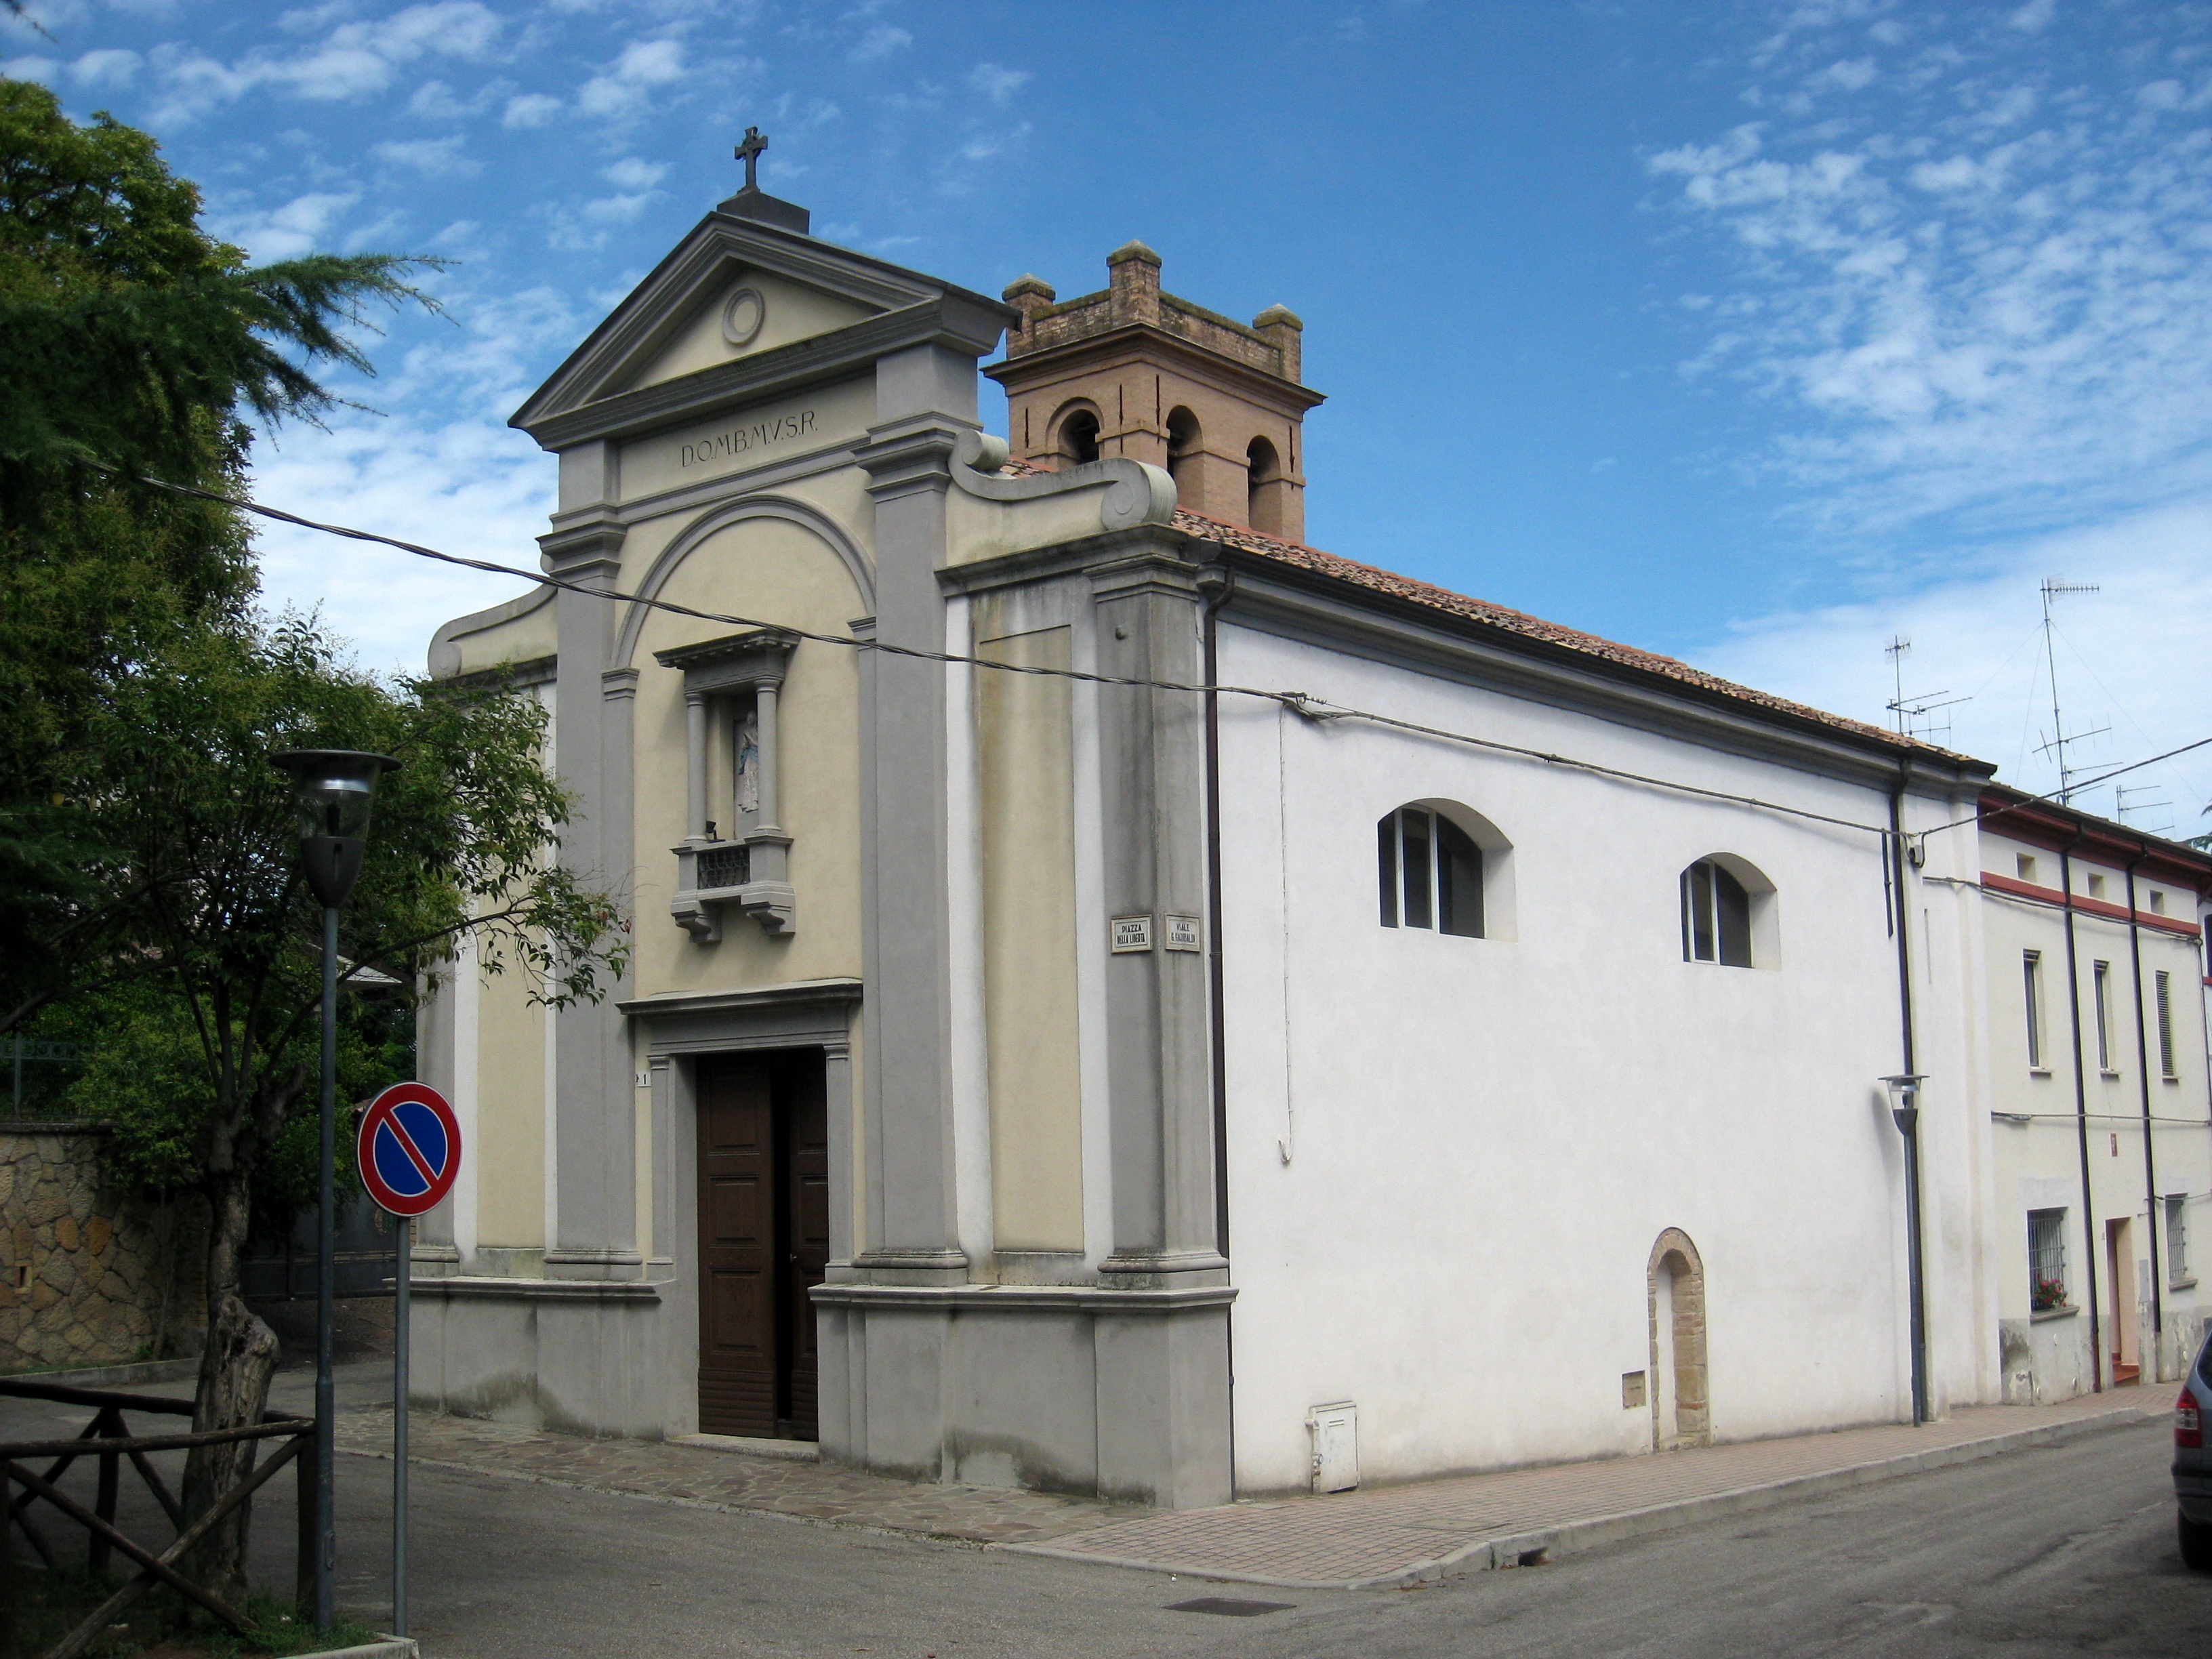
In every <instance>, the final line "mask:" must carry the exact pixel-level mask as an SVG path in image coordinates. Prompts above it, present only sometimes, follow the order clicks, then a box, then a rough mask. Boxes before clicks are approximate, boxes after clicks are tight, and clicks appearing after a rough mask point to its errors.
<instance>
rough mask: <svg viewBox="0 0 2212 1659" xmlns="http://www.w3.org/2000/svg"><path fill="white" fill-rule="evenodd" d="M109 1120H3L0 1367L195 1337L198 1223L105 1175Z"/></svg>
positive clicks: (130, 1350) (48, 1363)
mask: <svg viewBox="0 0 2212 1659" xmlns="http://www.w3.org/2000/svg"><path fill="white" fill-rule="evenodd" d="M107 1133H108V1132H107V1131H106V1129H103V1128H100V1127H94V1126H88V1125H81V1124H52V1123H0V1372H7V1371H21V1370H48V1369H52V1368H54V1367H58V1366H64V1365H101V1364H121V1363H124V1362H126V1361H129V1360H132V1359H152V1358H172V1357H174V1356H176V1355H178V1354H179V1353H189V1352H193V1351H194V1350H196V1349H197V1346H198V1342H199V1331H200V1328H201V1324H202V1322H203V1319H204V1308H203V1303H204V1297H203V1296H202V1285H201V1273H202V1267H201V1261H202V1249H203V1237H204V1226H203V1225H201V1223H200V1222H199V1220H198V1218H197V1215H196V1214H195V1213H194V1212H193V1211H192V1210H191V1209H190V1208H189V1207H188V1206H185V1205H184V1204H178V1203H171V1204H158V1205H157V1204H149V1203H147V1202H145V1201H143V1200H140V1199H138V1198H137V1197H135V1196H133V1195H132V1194H129V1193H127V1192H125V1190H123V1188H121V1186H120V1185H119V1184H118V1183H117V1182H112V1181H110V1180H108V1179H107V1178H106V1176H105V1175H104V1173H103V1171H102V1169H101V1164H100V1150H101V1147H102V1146H103V1144H104V1143H105V1141H106V1138H107Z"/></svg>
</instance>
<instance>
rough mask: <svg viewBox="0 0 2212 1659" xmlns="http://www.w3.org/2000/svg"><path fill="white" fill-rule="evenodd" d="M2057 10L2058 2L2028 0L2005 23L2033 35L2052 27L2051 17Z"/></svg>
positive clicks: (2055, 0) (2054, 0)
mask: <svg viewBox="0 0 2212 1659" xmlns="http://www.w3.org/2000/svg"><path fill="white" fill-rule="evenodd" d="M2057 9H2058V7H2057V0H2027V4H2026V5H2024V6H2022V7H2021V8H2020V9H2019V10H2017V11H2015V12H2014V13H2013V14H2012V15H2011V16H2009V17H2008V18H2007V19H2006V20H2005V21H2007V22H2008V23H2010V24H2011V25H2012V26H2013V27H2015V28H2016V29H2021V30H2025V31H2026V32H2027V33H2030V34H2033V33H2039V31H2041V30H2043V29H2045V28H2048V27H2050V26H2051V15H2052V14H2053V13H2054V12H2056V11H2057Z"/></svg>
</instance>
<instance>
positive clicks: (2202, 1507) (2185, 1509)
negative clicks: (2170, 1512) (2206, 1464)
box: [2173, 1468, 2212, 1526]
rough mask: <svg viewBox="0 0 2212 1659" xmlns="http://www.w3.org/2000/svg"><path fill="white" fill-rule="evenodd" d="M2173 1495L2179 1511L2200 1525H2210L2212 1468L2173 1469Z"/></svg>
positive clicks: (2211, 1517)
mask: <svg viewBox="0 0 2212 1659" xmlns="http://www.w3.org/2000/svg"><path fill="white" fill-rule="evenodd" d="M2173 1495H2174V1497H2175V1498H2177V1499H2178V1500H2179V1502H2180V1504H2181V1512H2182V1514H2184V1515H2185V1516H2188V1517H2189V1519H2190V1520H2191V1521H2194V1522H2197V1524H2198V1525H2200V1526H2212V1469H2195V1468H2191V1469H2185V1468H2176V1469H2175V1470H2174V1471H2173Z"/></svg>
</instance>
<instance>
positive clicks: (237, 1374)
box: [184, 1176, 277, 1607]
mask: <svg viewBox="0 0 2212 1659" xmlns="http://www.w3.org/2000/svg"><path fill="white" fill-rule="evenodd" d="M210 1208H211V1209H212V1211H213V1213H212V1215H210V1218H209V1227H208V1283H207V1298H208V1330H207V1346H206V1349H205V1350H204V1352H202V1353H201V1355H200V1376H199V1391H198V1393H197V1395H196V1396H195V1398H194V1400H193V1402H192V1431H193V1432H194V1433H196V1434H204V1433H207V1432H209V1431H213V1430H216V1429H237V1428H244V1427H246V1426H247V1425H250V1424H254V1423H258V1422H259V1421H260V1420H261V1414H262V1413H263V1411H264V1409H266V1407H267V1406H268V1403H269V1382H270V1377H271V1376H274V1375H275V1374H276V1357H277V1341H276V1332H274V1331H272V1330H270V1328H269V1327H268V1326H267V1325H265V1324H264V1323H263V1322H262V1321H261V1319H260V1317H259V1316H258V1315H256V1314H255V1313H254V1311H253V1310H252V1309H251V1308H249V1307H247V1306H246V1297H245V1296H244V1294H243V1293H242V1292H243V1279H244V1263H245V1255H246V1233H247V1231H248V1228H249V1226H250V1225H251V1223H252V1205H251V1200H250V1196H249V1194H248V1190H247V1182H246V1179H245V1178H244V1177H243V1176H234V1177H232V1178H230V1179H228V1181H226V1182H224V1183H223V1184H222V1185H221V1186H219V1187H218V1188H216V1191H215V1193H214V1194H213V1195H212V1200H211V1204H210ZM259 1449H260V1443H259V1442H258V1441H253V1440H240V1441H233V1442H231V1443H228V1444H226V1445H220V1446H195V1447H193V1448H192V1449H191V1452H190V1453H189V1454H188V1455H187V1456H186V1457H185V1492H184V1509H185V1516H187V1517H188V1518H190V1517H197V1516H201V1515H204V1514H205V1513H206V1512H207V1511H208V1510H210V1509H211V1508H213V1507H214V1506H215V1504H216V1503H217V1502H219V1501H220V1500H221V1499H222V1497H223V1496H224V1494H225V1493H227V1492H229V1491H230V1490H231V1488H232V1487H234V1486H237V1485H238V1484H239V1483H240V1481H241V1480H245V1479H246V1477H247V1476H248V1475H250V1474H252V1473H253V1464H254V1460H255V1456H256V1454H257V1452H258V1450H259ZM252 1509H253V1504H252V1500H251V1499H249V1500H247V1501H246V1503H244V1504H240V1505H239V1506H238V1508H236V1509H235V1510H232V1511H231V1512H230V1514H229V1515H228V1516H225V1517H224V1518H223V1519H222V1522H220V1523H219V1524H218V1525H217V1526H216V1528H215V1530H214V1531H213V1532H211V1533H210V1534H208V1536H207V1538H206V1540H205V1541H204V1542H202V1543H201V1544H200V1546H199V1547H197V1548H196V1549H195V1550H194V1551H193V1552H192V1557H191V1564H190V1565H188V1566H187V1567H186V1569H185V1571H186V1574H187V1576H188V1577H191V1578H193V1579H194V1580H196V1581H197V1583H200V1584H201V1585H203V1586H204V1587H205V1588H206V1589H209V1590H210V1591H212V1592H213V1593H214V1594H215V1595H218V1596H220V1597H222V1600H224V1601H228V1603H229V1604H230V1605H231V1606H233V1607H243V1606H245V1604H246V1587H247V1539H248V1529H249V1528H250V1527H251V1526H252Z"/></svg>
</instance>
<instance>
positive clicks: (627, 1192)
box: [538, 507, 643, 1279]
mask: <svg viewBox="0 0 2212 1659" xmlns="http://www.w3.org/2000/svg"><path fill="white" fill-rule="evenodd" d="M564 516H565V517H566V522H564V523H561V524H559V525H557V526H556V528H555V529H554V530H553V531H552V532H550V533H549V534H547V535H544V536H541V537H540V538H538V546H539V547H540V548H541V549H543V550H544V556H543V559H542V562H543V563H544V568H545V570H546V574H549V575H554V576H558V577H560V578H561V579H562V580H564V581H569V582H574V583H578V584H580V585H581V586H583V587H584V588H585V589H586V592H572V591H568V590H564V591H562V593H561V596H560V598H559V599H558V601H557V602H556V603H557V605H558V607H559V608H558V611H557V626H558V638H559V653H560V671H559V678H558V680H557V681H556V686H555V692H554V707H555V719H556V720H557V721H558V723H559V730H560V733H561V740H560V744H559V745H558V750H557V767H558V770H559V772H560V776H561V781H562V783H563V784H564V785H565V786H567V787H568V790H569V792H570V793H571V794H572V795H573V796H574V799H575V802H576V809H577V810H576V813H575V816H574V817H573V818H572V819H571V820H570V822H569V823H568V825H567V826H566V827H565V829H563V831H562V839H561V854H560V856H561V861H562V864H563V865H564V866H567V867H568V869H570V870H571V871H573V872H574V873H575V876H576V878H577V880H578V881H579V882H580V883H582V884H584V885H586V887H598V888H601V889H603V890H606V891H608V892H610V893H612V894H613V895H615V896H616V897H617V901H618V902H619V901H626V900H627V898H628V896H629V891H630V889H631V886H632V876H633V872H634V871H635V857H634V854H633V849H632V848H631V845H630V842H631V829H630V825H631V811H630V797H631V790H632V787H633V780H632V770H631V742H632V736H631V733H632V718H631V716H632V714H633V710H634V708H635V697H636V690H637V676H636V672H635V670H612V666H611V661H610V657H611V647H612V644H613V640H614V630H615V623H616V614H615V613H616V609H617V607H616V605H615V604H614V602H613V601H612V600H611V599H604V598H600V597H598V595H599V593H601V592H612V591H613V590H614V589H615V587H616V586H617V580H618V578H619V576H620V574H621V568H622V548H623V536H624V530H623V526H622V524H621V523H620V522H619V520H617V519H616V517H615V516H614V514H613V513H611V511H609V510H608V509H606V508H605V507H591V508H586V509H585V510H584V511H581V512H579V513H574V514H573V515H564ZM615 1001H616V999H614V998H608V999H606V1000H603V1001H600V1002H599V1003H596V1004H593V1003H580V1004H576V1005H574V1006H568V1007H564V1008H560V1009H556V1011H555V1012H554V1014H553V1021H554V1045H553V1046H554V1064H555V1077H556V1085H555V1094H554V1100H555V1111H556V1115H557V1118H558V1126H557V1139H556V1148H557V1151H556V1170H555V1187H556V1200H555V1217H556V1221H555V1225H556V1228H557V1230H558V1231H557V1233H556V1237H555V1240H554V1242H553V1243H552V1244H551V1245H550V1248H548V1249H547V1250H546V1252H545V1272H546V1274H547V1276H548V1277H549V1278H556V1279H630V1278H635V1277H636V1275H637V1273H638V1269H639V1267H641V1264H642V1261H643V1257H642V1255H641V1252H640V1250H639V1249H638V1242H637V1178H636V1160H637V1133H636V1122H635V1115H636V1101H635V1091H634V1088H633V1086H632V1081H631V1078H630V1068H629V1040H628V1034H627V1026H626V1023H625V1021H624V1020H623V1016H622V1014H621V1013H620V1012H618V1011H617V1009H616V1007H615Z"/></svg>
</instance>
